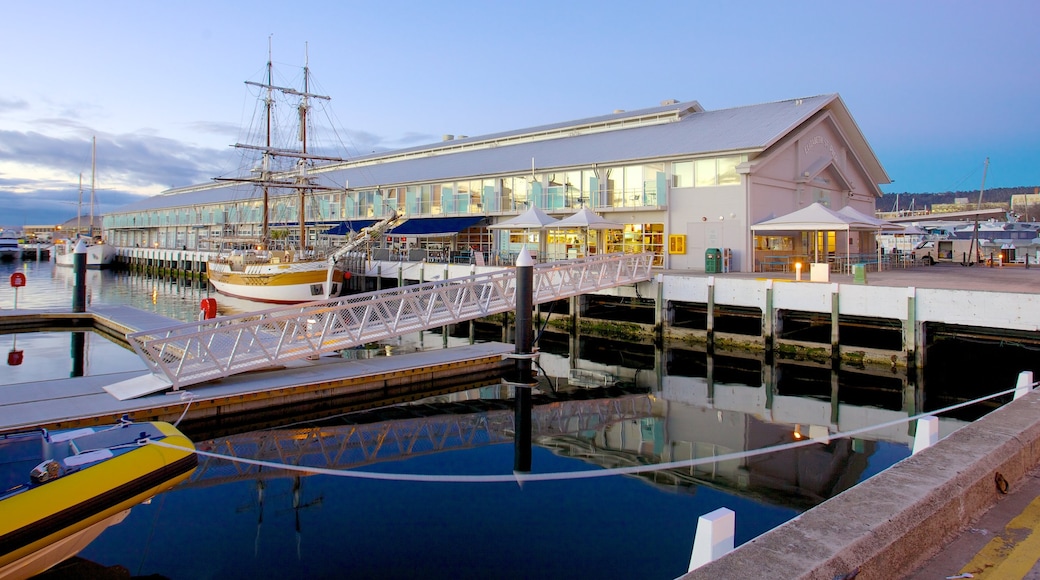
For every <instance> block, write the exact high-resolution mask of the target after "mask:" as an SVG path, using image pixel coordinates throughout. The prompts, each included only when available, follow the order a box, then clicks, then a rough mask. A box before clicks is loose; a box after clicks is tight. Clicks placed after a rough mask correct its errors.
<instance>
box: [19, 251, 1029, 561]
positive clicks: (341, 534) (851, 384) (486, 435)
mask: <svg viewBox="0 0 1040 580" xmlns="http://www.w3.org/2000/svg"><path fill="white" fill-rule="evenodd" d="M14 268H18V269H20V270H21V271H23V272H25V274H26V277H27V278H28V287H27V288H25V289H23V290H22V292H21V293H20V295H19V307H26V308H51V307H65V308H67V307H68V305H69V304H70V303H71V298H70V296H71V288H70V286H71V272H69V271H65V270H62V269H59V270H55V269H54V268H53V267H52V266H50V265H49V264H48V263H33V262H26V263H20V262H15V264H14V265H13V266H12V265H7V264H4V265H0V276H3V278H2V279H3V280H6V279H7V277H8V276H9V274H10V272H11V271H12V270H13V269H14ZM88 284H90V292H89V296H90V301H91V303H92V304H131V305H133V306H135V307H138V308H142V309H145V310H149V311H152V312H157V313H159V314H164V315H166V316H170V317H172V318H175V319H178V320H185V321H186V320H191V319H192V318H194V316H195V315H196V313H197V309H198V304H199V302H200V301H201V299H202V298H205V297H207V296H209V293H208V291H207V290H206V289H205V288H198V287H192V286H191V285H186V284H178V283H176V282H170V281H163V280H154V279H148V278H142V277H135V276H129V275H126V274H117V273H112V272H90V273H89V276H88ZM12 300H13V294H12V291H11V289H10V288H8V287H6V285H5V287H3V288H2V289H0V308H9V307H10V304H11V302H12ZM217 300H218V304H220V305H221V308H222V309H228V310H225V312H229V311H230V310H231V309H240V308H248V307H253V308H255V306H254V305H251V304H249V303H238V304H235V303H231V302H230V301H229V300H227V299H225V298H223V297H218V298H217ZM56 334H58V335H61V334H62V333H56ZM491 334H492V335H494V331H492V332H491ZM2 338H7V337H6V336H4V337H2ZM98 339H101V340H104V339H102V338H101V337H97V338H89V339H88V341H89V342H88V345H87V348H86V350H87V351H88V352H89V353H93V352H95V351H101V350H103V349H106V348H108V347H107V346H104V345H103V343H101V342H98ZM17 340H18V347H19V348H23V347H24V351H25V358H26V362H25V365H24V366H26V368H28V364H29V361H30V360H36V359H39V360H51V359H52V358H53V359H57V358H61V355H62V354H63V353H66V352H69V351H68V349H69V344H70V338H69V337H68V336H62V337H60V338H59V339H57V340H58V346H57V347H53V348H56V350H54V351H53V352H50V351H47V352H46V353H45V352H44V350H45V349H48V348H52V347H50V346H45V345H46V344H47V341H48V340H53V339H50V338H41V339H40V340H41V341H42V342H41V343H40V344H36V343H33V342H32V340H33V338H31V337H30V336H29V335H28V334H24V333H23V334H19V335H18V337H17ZM572 340H573V339H572ZM449 342H450V343H451V344H460V343H463V342H465V338H461V337H452V338H450V340H449ZM441 344H442V338H441V336H440V335H437V334H434V333H424V334H423V335H421V336H414V337H408V338H407V339H405V340H403V341H402V343H401V344H395V345H393V346H394V347H395V348H397V349H398V350H407V348H440V345H441ZM409 345H410V346H409ZM542 350H543V354H542V356H541V358H540V361H539V362H540V365H541V368H542V369H543V372H544V374H545V375H547V376H548V377H550V378H549V379H544V380H543V382H542V384H541V388H540V389H539V390H538V391H537V394H536V396H535V409H534V415H535V428H534V439H535V447H534V450H533V457H532V465H533V472H535V473H561V472H582V471H587V470H603V469H608V468H613V467H622V466H631V465H643V464H656V463H661V462H665V461H678V460H683V459H690V458H697V457H714V456H719V455H724V454H728V453H734V452H740V451H743V450H748V449H759V448H764V447H769V446H774V445H777V444H781V443H788V442H791V441H795V440H797V439H798V438H800V437H812V436H814V435H813V434H814V433H815V432H818V430H819V429H825V430H830V431H831V432H833V431H834V430H835V429H839V430H848V429H851V428H856V427H861V426H864V425H867V424H878V423H882V422H885V421H890V420H892V419H893V418H897V417H906V416H908V415H912V414H914V413H917V412H920V410H922V409H928V408H933V409H934V408H937V406H938V404H939V402H942V403H943V404H949V403H952V402H958V401H960V400H963V399H964V398H965V397H967V396H969V395H970V396H978V393H979V392H980V391H985V392H995V391H999V390H1003V389H1006V388H1010V387H1011V386H1013V385H1014V380H1013V378H1012V379H1010V380H1005V377H1003V376H1001V377H998V378H996V379H989V380H987V381H986V383H985V384H984V385H983V386H981V387H980V386H979V385H978V383H977V382H974V379H972V378H970V377H969V375H968V374H967V372H968V369H967V367H971V366H973V365H971V364H970V363H971V360H970V359H971V357H964V356H963V354H961V353H958V354H957V356H953V357H950V358H948V359H938V358H936V356H931V355H930V358H929V361H930V365H935V366H937V367H939V368H941V369H943V371H942V372H943V374H942V375H941V378H936V377H939V376H940V375H933V376H930V375H929V374H928V373H927V372H926V373H924V375H923V376H922V377H921V378H920V379H919V380H918V381H917V382H916V383H915V382H913V381H911V380H909V379H908V378H907V377H906V376H905V374H901V373H898V372H888V371H871V370H866V369H863V370H856V369H844V368H843V369H839V370H834V369H830V368H825V367H820V366H817V365H812V364H808V363H804V362H798V361H773V362H771V363H769V364H767V363H766V362H765V361H763V360H761V359H758V358H755V357H752V356H747V355H739V354H735V355H722V354H709V353H706V352H703V351H698V350H696V349H684V348H677V347H670V348H668V349H666V350H665V351H663V352H662V351H659V350H657V349H655V347H653V346H652V345H645V346H642V345H634V344H625V345H619V344H617V343H612V342H609V341H603V340H596V339H582V340H581V343H580V345H578V348H576V349H573V350H572V349H571V345H570V344H569V343H568V340H567V339H566V338H560V335H553V337H552V340H550V339H549V338H546V339H545V340H544V343H543V344H542ZM569 352H579V353H581V360H580V361H577V362H575V361H571V360H570V358H569V356H568V353H569ZM1017 352H1018V351H1016V353H1017ZM1023 353H1024V354H1022V353H1019V354H1015V355H1013V356H1019V355H1020V354H1021V356H1022V357H1023V358H1025V359H1029V360H1032V358H1031V357H1030V356H1029V355H1028V353H1025V351H1023ZM987 354H988V355H990V356H993V355H992V353H990V352H989V351H987ZM1002 356H1004V357H1005V358H1008V357H1012V355H1009V354H1007V353H1005V354H1004V355H1002ZM107 358H109V357H107V356H102V357H101V359H102V360H103V359H107ZM92 360H93V361H94V362H88V365H87V366H90V367H91V368H90V370H91V372H95V371H96V372H99V373H104V372H115V369H114V368H107V367H101V368H98V366H97V365H102V364H104V363H100V362H96V361H97V359H92ZM990 360H992V359H990ZM966 361H967V362H966ZM959 365H965V368H963V369H962V368H960V366H959ZM54 366H57V365H54ZM974 366H978V365H974ZM996 366H1000V365H996ZM1006 366H1010V365H1006ZM572 369H580V372H578V371H575V370H572ZM5 370H6V371H10V370H11V369H5ZM985 370H986V369H982V370H980V372H983V371H985ZM988 370H989V371H990V375H992V372H993V369H992V368H990V369H988ZM66 371H67V369H66V368H65V367H64V366H63V367H61V369H60V372H59V375H61V376H67V372H66ZM32 372H38V371H32ZM1001 372H1008V371H1005V370H1003V369H1002V370H1001ZM1015 372H1017V371H1015ZM10 376H11V375H10V374H8V373H6V372H5V375H4V378H3V379H0V384H9V383H10V382H11V381H10V380H8V377H10ZM709 376H710V377H712V379H711V380H709V379H708V378H707V377H709ZM959 376H964V377H966V378H965V379H964V382H960V383H958V382H956V381H957V378H956V377H959ZM763 377H771V383H770V384H763ZM951 377H952V378H951ZM23 378H24V377H23ZM569 379H570V380H569ZM36 380H39V379H36ZM929 381H930V382H929ZM940 383H941V388H937V387H933V386H931V385H940ZM604 384H605V385H606V386H600V385H604ZM926 384H927V385H929V387H928V388H925V385H926ZM0 393H2V386H0ZM992 407H993V405H992V404H990V405H988V406H984V407H983V408H977V409H975V408H973V409H972V410H967V411H959V412H958V413H957V414H956V416H955V417H943V418H941V420H940V424H941V427H940V429H941V432H942V433H943V434H945V433H947V432H949V431H950V430H953V429H955V428H957V427H958V426H959V425H961V424H963V423H964V422H965V421H970V420H972V419H973V418H975V417H977V416H979V415H980V414H982V413H984V412H986V411H987V410H988V409H989V408H992ZM511 416H512V410H511V401H510V400H509V393H508V392H506V390H505V389H502V388H501V387H499V386H497V385H491V386H486V387H483V388H480V389H472V390H468V391H463V392H459V393H454V394H449V395H440V396H437V397H431V398H429V399H425V400H423V401H418V402H415V403H411V404H404V405H396V406H393V407H386V408H382V409H375V410H370V411H364V412H352V413H344V414H341V415H335V414H333V416H331V417H328V418H326V419H323V420H321V421H320V422H313V421H312V422H304V423H297V422H296V421H295V420H294V418H292V417H286V418H285V420H284V422H283V424H282V425H279V426H276V427H272V428H265V429H262V430H261V429H258V430H253V431H249V432H245V433H238V434H233V435H221V436H219V437H218V436H217V434H214V433H206V432H202V431H198V432H193V431H191V426H190V425H189V424H185V425H184V426H182V427H183V428H184V430H185V431H186V433H187V434H188V435H189V436H190V437H192V439H193V440H194V441H195V442H196V445H197V446H198V448H199V449H201V450H218V451H220V452H221V453H230V454H233V455H235V456H239V457H248V458H257V459H265V460H270V461H276V462H279V463H291V464H295V465H305V466H315V467H329V468H333V469H339V470H343V469H351V470H357V471H375V472H389V473H400V474H415V475H417V476H420V477H422V476H428V475H438V474H450V475H459V474H509V473H511V472H512V466H513V445H512V442H511V440H510V437H511V423H510V418H511ZM911 441H912V427H911V426H909V425H906V424H902V425H899V426H896V427H892V428H888V429H885V430H882V431H880V432H877V433H871V434H868V435H864V436H861V438H857V439H836V440H832V441H830V442H828V443H826V444H819V443H816V444H813V445H811V446H807V447H802V448H799V449H794V450H789V451H784V452H781V453H773V454H768V455H763V456H756V457H747V458H743V459H728V460H724V461H719V462H715V463H708V464H705V465H699V466H695V467H684V468H673V469H668V470H659V471H653V472H649V473H646V474H642V475H629V476H612V477H604V478H595V479H578V480H568V481H553V482H527V483H525V484H524V485H523V486H518V485H517V484H515V483H495V484H473V483H427V482H385V481H369V480H357V479H349V478H344V477H334V476H330V475H298V474H293V473H290V472H285V471H277V470H273V469H271V468H257V467H253V466H248V465H244V464H236V463H231V462H228V461H224V460H218V459H207V458H203V459H202V460H201V465H200V467H199V469H198V470H196V472H195V473H194V474H193V476H192V478H191V479H190V480H189V481H187V482H185V483H184V484H182V485H180V486H178V487H177V488H175V489H174V490H172V491H170V492H168V493H165V494H162V495H160V496H159V497H157V498H155V499H154V500H153V501H152V502H151V503H150V504H145V505H140V506H137V507H135V508H134V509H133V510H132V511H131V513H130V515H129V516H128V517H127V518H126V520H124V521H123V522H122V523H120V524H118V525H116V526H113V527H111V528H109V529H108V530H106V531H105V532H104V533H103V534H102V535H101V536H100V537H99V538H98V539H97V540H95V541H94V542H93V543H92V544H90V545H89V546H88V547H87V548H86V549H85V550H83V552H81V554H80V556H81V557H83V558H86V559H87V560H90V561H93V562H97V563H100V564H102V565H105V566H115V565H119V566H123V567H126V568H127V569H128V570H129V571H130V573H131V574H134V575H148V574H159V575H162V576H166V577H169V578H210V577H213V578H257V577H289V578H295V577H308V578H340V577H359V578H368V577H378V578H405V577H409V578H410V577H415V576H420V575H421V576H423V577H429V578H478V577H479V578H487V577H495V578H530V577H547V578H557V577H568V578H571V577H592V576H596V577H602V578H622V577H624V578H630V577H639V578H674V577H676V576H679V575H681V574H682V573H684V572H685V571H686V567H687V565H688V563H689V559H690V551H691V549H692V545H693V537H694V534H695V529H696V522H697V518H698V517H699V516H700V515H703V514H705V513H708V512H710V511H713V510H715V509H717V508H719V507H727V508H729V509H732V510H734V511H735V512H736V542H737V543H738V544H740V543H743V542H746V541H748V540H750V539H751V538H753V537H755V536H757V535H759V534H761V533H763V532H765V531H768V530H770V529H772V528H773V527H775V526H777V525H779V524H781V523H783V522H784V521H787V520H788V519H790V518H792V517H794V516H795V515H797V514H798V513H801V512H802V511H804V510H805V509H809V508H810V507H812V506H813V505H816V504H818V503H819V502H821V501H823V500H825V499H827V498H829V497H833V496H834V495H836V494H838V493H840V492H841V491H843V490H844V489H847V488H848V487H849V486H851V485H854V484H855V483H857V482H859V481H863V480H864V479H866V478H868V477H870V476H872V475H874V474H876V473H878V472H880V471H882V470H884V469H885V468H887V467H888V466H890V465H892V464H893V463H895V462H896V461H899V460H900V459H902V458H904V457H906V456H907V455H908V454H909V449H908V445H909V443H910V442H911Z"/></svg>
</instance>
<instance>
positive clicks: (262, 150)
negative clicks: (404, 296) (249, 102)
mask: <svg viewBox="0 0 1040 580" xmlns="http://www.w3.org/2000/svg"><path fill="white" fill-rule="evenodd" d="M246 84H247V85H252V86H255V87H258V88H259V89H260V91H261V97H262V108H261V113H260V114H261V117H262V118H261V119H260V122H259V123H258V125H259V126H261V127H262V128H263V129H262V135H260V139H258V141H260V144H244V143H236V144H235V145H234V146H235V147H236V148H239V149H242V150H244V151H246V152H251V153H254V154H255V153H259V160H258V165H257V166H256V167H255V169H253V170H252V172H251V173H250V175H247V176H242V177H231V178H216V180H217V181H224V182H228V183H231V184H244V185H246V186H248V187H250V188H251V190H252V191H251V194H253V195H255V193H256V192H259V193H260V198H261V199H260V212H261V215H260V220H261V222H260V226H259V232H255V231H240V230H239V229H238V226H240V225H242V226H245V225H244V224H237V225H234V224H229V225H228V226H227V227H226V229H225V232H224V235H223V236H222V238H221V240H220V242H221V246H222V247H221V248H220V251H219V255H218V256H217V257H216V258H213V259H211V260H209V261H208V262H207V264H206V266H207V274H208V276H209V281H210V282H211V283H212V284H213V287H214V288H216V290H217V291H218V292H220V293H221V294H225V295H227V296H234V297H237V298H245V299H247V300H253V301H258V302H269V303H274V304H294V303H299V302H309V301H312V300H322V299H326V298H330V297H334V296H338V295H339V294H340V293H341V291H342V290H343V281H344V276H345V274H344V271H343V269H342V268H341V267H340V265H341V260H342V259H344V258H345V257H346V256H348V255H349V254H350V253H351V252H354V251H356V250H357V249H358V248H360V247H362V245H363V243H364V242H366V241H368V240H370V239H371V238H374V237H376V236H378V235H380V234H381V233H382V232H385V231H386V230H387V229H389V228H390V227H392V226H393V225H394V223H395V221H396V219H397V217H396V215H392V216H390V217H388V218H386V219H384V220H382V221H380V222H377V223H375V224H373V225H372V226H370V227H369V228H366V229H365V230H363V231H361V232H357V233H356V234H355V235H354V236H352V237H349V238H347V239H339V240H338V243H333V242H332V241H331V238H325V239H322V238H321V237H320V236H314V238H315V239H314V240H312V239H311V236H310V234H309V232H308V228H307V209H308V203H309V198H310V197H311V195H312V194H314V193H315V192H322V193H335V192H343V191H345V189H346V187H345V186H344V187H335V186H332V185H328V184H322V183H319V182H318V180H317V179H316V178H315V177H314V175H313V174H312V173H311V171H312V170H313V168H314V167H315V163H316V162H337V161H344V160H343V159H341V158H337V157H329V156H325V155H317V154H314V153H313V152H311V151H308V114H309V113H310V110H311V101H312V100H329V98H330V97H327V96H324V95H319V94H316V93H312V92H311V88H310V69H309V66H308V65H307V64H305V65H304V68H303V87H302V89H295V88H289V87H282V86H278V85H275V84H274V78H273V67H272V64H271V55H270V49H268V59H267V71H266V77H265V81H264V82H259V83H257V82H251V81H246ZM286 100H289V101H291V102H290V104H289V106H290V110H292V111H294V113H295V115H294V117H295V118H293V119H292V123H293V124H295V125H296V127H295V128H296V131H294V132H292V133H291V134H292V135H293V137H294V139H295V140H296V144H295V146H293V147H285V146H277V145H276V144H275V142H274V134H273V129H272V126H273V125H277V123H276V119H275V118H274V108H275V105H276V102H277V103H281V102H284V101H286ZM287 160H288V161H287ZM286 191H290V192H293V193H295V196H296V205H297V207H296V216H295V220H288V219H284V220H283V221H284V222H285V223H284V224H283V225H281V226H280V227H279V228H278V229H273V228H272V226H271V218H272V202H271V199H272V197H273V196H275V195H284V192H286ZM291 221H295V223H290V222H291ZM245 227H249V228H250V230H251V229H252V228H251V226H245Z"/></svg>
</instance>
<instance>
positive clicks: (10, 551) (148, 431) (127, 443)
mask: <svg viewBox="0 0 1040 580" xmlns="http://www.w3.org/2000/svg"><path fill="white" fill-rule="evenodd" d="M148 441H160V442H162V443H163V445H162V446H160V445H152V444H149V443H148ZM197 465H198V457H197V456H196V455H195V446H194V445H193V444H192V442H191V441H189V440H188V438H187V437H185V436H184V435H182V434H181V433H180V431H178V430H177V429H176V428H175V427H174V426H173V425H170V424H169V423H161V422H153V423H132V422H129V421H124V422H121V423H119V424H117V425H113V426H105V427H89V428H84V429H74V430H66V431H54V432H47V431H45V430H36V431H31V432H24V433H14V434H8V435H0V514H3V517H0V578H4V579H6V578H28V577H30V576H33V575H35V574H39V573H40V572H43V571H44V570H47V569H48V568H50V567H52V566H54V565H56V564H58V563H60V562H61V561H63V560H65V559H67V558H70V557H72V556H74V555H75V554H76V553H77V552H79V550H81V549H82V548H83V547H85V546H86V545H87V544H88V543H89V542H90V541H91V540H93V539H94V538H95V537H96V536H97V535H98V534H100V533H101V532H102V531H103V530H104V529H105V528H106V527H107V526H109V525H112V524H114V523H118V522H119V521H121V520H122V518H123V517H125V515H126V512H127V510H129V509H130V508H131V507H133V506H135V505H137V504H139V503H141V502H143V501H145V500H147V499H149V498H151V497H152V496H154V495H156V494H158V493H161V492H163V491H166V490H167V489H169V488H171V487H173V486H174V485H176V484H177V483H179V482H180V481H182V480H184V479H186V478H188V477H189V476H190V475H191V473H192V471H194V470H195V467H196V466H197Z"/></svg>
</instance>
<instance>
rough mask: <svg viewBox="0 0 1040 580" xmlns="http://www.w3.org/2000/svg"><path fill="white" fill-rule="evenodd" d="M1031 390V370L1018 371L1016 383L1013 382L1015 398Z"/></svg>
mask: <svg viewBox="0 0 1040 580" xmlns="http://www.w3.org/2000/svg"><path fill="white" fill-rule="evenodd" d="M1032 390H1033V371H1022V372H1020V373H1018V383H1016V384H1015V399H1018V398H1019V397H1022V396H1024V395H1026V394H1028V393H1029V391H1032Z"/></svg>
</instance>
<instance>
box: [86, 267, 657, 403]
mask: <svg viewBox="0 0 1040 580" xmlns="http://www.w3.org/2000/svg"><path fill="white" fill-rule="evenodd" d="M652 263H653V254H652V253H649V252H647V253H641V254H600V255H595V256H590V257H587V258H581V259H577V260H567V261H561V262H551V263H546V264H538V265H536V266H535V267H534V280H533V282H534V303H535V304H540V303H543V302H549V301H552V300H560V299H564V298H570V297H572V296H578V295H581V294H586V293H590V292H596V291H600V290H606V289H609V288H614V287H617V286H623V285H627V284H635V283H638V282H644V281H646V280H649V279H650V267H651V264H652ZM515 308H516V269H515V268H506V269H503V270H497V271H494V272H488V273H484V274H477V275H474V276H467V277H463V278H451V279H448V280H441V281H437V282H426V283H422V284H416V285H411V286H404V287H400V288H390V289H387V290H378V291H375V292H367V293H364V294H354V295H351V296H345V297H342V298H338V299H335V300H319V301H315V302H308V303H305V304H297V305H294V306H282V307H278V308H272V309H270V310H263V311H259V312H252V313H246V314H237V315H233V316H225V317H219V318H214V319H209V320H201V321H198V322H190V323H185V324H179V325H176V326H170V327H166V328H158V329H152V330H145V331H140V332H134V333H130V334H128V335H127V340H128V341H129V343H130V345H131V346H132V347H133V348H134V351H136V352H137V354H138V355H139V356H140V357H141V359H142V360H143V361H144V362H145V364H146V365H147V367H148V369H149V370H150V371H151V373H152V376H151V377H150V378H148V377H145V379H144V380H142V379H137V380H134V381H126V382H123V383H119V384H116V385H109V386H107V387H105V389H106V390H107V391H108V392H109V393H111V394H113V395H114V396H116V397H117V398H119V399H121V400H125V399H129V398H134V397H139V396H141V395H146V394H148V393H153V392H158V391H163V390H166V389H168V388H171V387H172V388H173V390H179V389H181V388H183V387H186V386H188V385H194V384H198V383H202V382H206V381H211V380H215V379H221V378H224V377H228V376H231V375H235V374H238V373H244V372H247V371H254V370H260V369H266V368H271V367H275V366H279V365H283V364H285V363H286V362H289V361H292V360H297V359H303V358H313V357H318V356H321V355H322V354H324V353H332V352H337V351H340V350H344V349H348V348H354V347H358V346H362V345H365V344H369V343H373V342H378V341H381V340H386V339H390V338H394V337H397V336H401V335H404V334H409V333H413V332H419V331H423V330H428V329H431V328H437V327H440V326H445V325H449V324H456V323H459V322H465V321H467V320H473V319H476V318H483V317H485V316H490V315H492V314H499V313H502V312H509V311H512V310H515Z"/></svg>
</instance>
